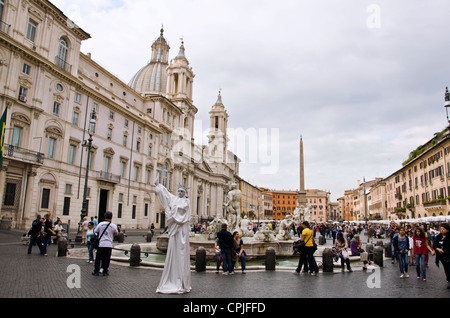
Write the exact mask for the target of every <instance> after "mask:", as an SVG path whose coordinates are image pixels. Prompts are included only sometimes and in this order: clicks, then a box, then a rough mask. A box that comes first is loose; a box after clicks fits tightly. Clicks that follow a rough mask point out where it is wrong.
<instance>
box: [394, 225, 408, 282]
mask: <svg viewBox="0 0 450 318" xmlns="http://www.w3.org/2000/svg"><path fill="white" fill-rule="evenodd" d="M393 245H394V251H395V253H397V258H398V266H399V268H400V278H405V277H409V274H408V252H409V250H410V246H409V238H408V236H406V232H405V228H403V227H400V228H399V229H398V235H397V236H396V237H394V241H393Z"/></svg>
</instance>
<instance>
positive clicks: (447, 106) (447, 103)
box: [444, 87, 450, 127]
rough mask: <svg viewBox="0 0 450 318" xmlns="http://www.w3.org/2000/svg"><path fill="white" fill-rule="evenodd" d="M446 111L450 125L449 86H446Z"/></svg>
mask: <svg viewBox="0 0 450 318" xmlns="http://www.w3.org/2000/svg"><path fill="white" fill-rule="evenodd" d="M444 105H445V111H446V112H447V122H448V125H449V127H450V119H449V117H448V111H449V108H450V93H449V92H448V87H446V88H445V104H444Z"/></svg>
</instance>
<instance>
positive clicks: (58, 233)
mask: <svg viewBox="0 0 450 318" xmlns="http://www.w3.org/2000/svg"><path fill="white" fill-rule="evenodd" d="M61 223H62V222H61V219H59V218H58V219H57V220H56V224H55V226H54V227H53V231H55V233H56V244H58V242H59V239H60V238H61V237H62V234H63V232H64V231H65V229H64V228H63V226H62V225H61Z"/></svg>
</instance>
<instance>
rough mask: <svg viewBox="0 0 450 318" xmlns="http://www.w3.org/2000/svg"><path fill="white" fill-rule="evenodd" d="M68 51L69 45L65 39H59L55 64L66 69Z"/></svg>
mask: <svg viewBox="0 0 450 318" xmlns="http://www.w3.org/2000/svg"><path fill="white" fill-rule="evenodd" d="M68 52H69V45H68V44H67V41H66V39H64V38H61V39H59V46H58V55H57V56H56V64H57V65H58V66H59V67H61V68H62V69H64V70H66V71H68V69H67V67H68V64H67V53H68Z"/></svg>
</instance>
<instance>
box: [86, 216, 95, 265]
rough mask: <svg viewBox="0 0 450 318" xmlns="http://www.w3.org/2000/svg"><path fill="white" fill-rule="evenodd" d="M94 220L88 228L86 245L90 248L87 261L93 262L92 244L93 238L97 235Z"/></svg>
mask: <svg viewBox="0 0 450 318" xmlns="http://www.w3.org/2000/svg"><path fill="white" fill-rule="evenodd" d="M95 235H96V234H95V232H94V222H93V221H91V222H89V224H88V230H87V232H86V246H87V249H88V254H89V260H88V261H87V263H89V264H92V263H93V262H94V246H93V245H92V239H93V238H94V237H95Z"/></svg>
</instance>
